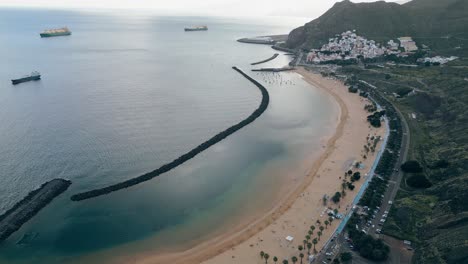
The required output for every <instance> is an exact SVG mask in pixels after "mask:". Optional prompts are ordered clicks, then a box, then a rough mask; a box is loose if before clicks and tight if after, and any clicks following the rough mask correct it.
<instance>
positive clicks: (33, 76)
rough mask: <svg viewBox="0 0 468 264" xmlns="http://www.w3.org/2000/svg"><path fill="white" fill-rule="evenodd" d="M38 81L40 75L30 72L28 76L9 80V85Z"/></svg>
mask: <svg viewBox="0 0 468 264" xmlns="http://www.w3.org/2000/svg"><path fill="white" fill-rule="evenodd" d="M40 79H41V74H40V73H39V72H37V71H33V72H31V74H30V75H27V76H24V77H21V78H18V79H13V80H11V83H12V84H19V83H24V82H30V81H38V80H40Z"/></svg>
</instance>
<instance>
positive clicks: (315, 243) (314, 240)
mask: <svg viewBox="0 0 468 264" xmlns="http://www.w3.org/2000/svg"><path fill="white" fill-rule="evenodd" d="M312 243H314V252H317V250H316V249H315V245H317V243H318V240H317V238H314V239H313V240H312Z"/></svg>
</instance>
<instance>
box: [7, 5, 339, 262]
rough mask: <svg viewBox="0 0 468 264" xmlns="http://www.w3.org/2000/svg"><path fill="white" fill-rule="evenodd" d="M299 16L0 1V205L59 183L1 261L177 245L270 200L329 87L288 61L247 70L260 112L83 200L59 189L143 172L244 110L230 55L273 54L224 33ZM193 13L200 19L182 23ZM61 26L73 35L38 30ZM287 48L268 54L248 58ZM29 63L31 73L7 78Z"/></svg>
mask: <svg viewBox="0 0 468 264" xmlns="http://www.w3.org/2000/svg"><path fill="white" fill-rule="evenodd" d="M302 23H303V21H298V20H287V19H284V18H262V19H230V18H202V17H165V16H158V15H156V14H149V13H145V14H141V13H132V12H130V11H128V12H127V11H118V12H88V11H82V12H70V11H50V10H27V9H24V10H15V9H3V10H0V38H1V40H0V58H2V62H1V63H0V122H1V124H2V125H1V126H0V171H1V173H2V175H1V177H0V211H1V212H3V211H4V210H6V209H7V208H9V207H10V206H11V205H13V204H14V203H15V202H17V201H18V200H19V199H21V198H22V197H23V196H24V195H26V194H27V193H28V192H29V191H31V190H32V189H34V188H36V187H37V186H39V185H40V184H41V183H43V182H45V181H47V180H50V179H53V178H58V177H61V178H66V179H70V180H72V182H73V184H72V186H71V187H70V189H69V190H67V192H65V193H64V194H63V195H61V196H60V197H58V198H57V199H56V200H54V201H53V202H52V203H51V204H49V205H48V206H47V207H46V208H45V209H43V210H42V211H41V212H40V213H39V214H38V215H37V216H35V217H34V218H33V219H32V220H31V221H29V222H28V223H27V224H25V225H24V226H23V227H22V228H21V229H20V230H19V231H18V232H16V233H15V234H14V235H12V236H11V237H10V238H9V239H8V240H7V241H5V242H4V243H2V244H0V262H7V263H65V262H67V261H68V259H69V258H76V257H80V256H88V255H90V254H94V253H99V252H103V251H105V250H107V249H112V248H115V247H121V246H123V245H135V246H131V247H130V248H131V249H132V250H131V251H125V252H121V253H120V254H124V255H127V256H128V255H132V254H137V253H138V252H143V251H147V250H156V251H157V250H165V249H170V248H175V247H181V246H183V245H186V247H189V246H190V245H191V241H198V240H200V239H201V240H203V238H207V237H209V236H210V235H211V234H214V233H216V232H219V231H220V229H221V228H222V227H224V226H226V223H231V222H233V223H234V222H236V221H241V220H242V219H245V217H246V216H247V215H249V214H251V213H252V212H255V213H259V214H260V213H262V212H265V211H267V210H268V209H270V208H271V207H272V206H273V204H274V202H275V201H276V199H277V196H278V194H280V193H281V191H283V190H284V189H285V188H284V187H285V185H289V184H290V183H289V181H290V180H291V179H292V178H294V177H296V178H297V179H300V178H301V176H302V175H303V171H301V170H302V168H301V166H300V165H301V164H302V162H303V159H304V157H305V156H307V155H310V154H312V153H314V152H315V151H317V150H318V149H320V147H321V145H320V139H321V138H322V137H323V136H326V135H327V133H328V132H329V131H330V128H332V126H333V123H334V119H335V118H336V115H337V113H336V109H335V107H334V105H333V103H332V102H331V99H330V98H329V97H328V96H326V95H325V94H324V93H323V92H322V91H320V90H317V89H314V88H311V87H310V86H308V85H307V84H306V83H305V82H304V81H302V80H301V79H300V77H299V76H298V75H296V74H294V73H281V74H274V75H273V74H261V73H249V74H251V76H252V77H254V78H256V79H257V80H259V81H261V82H263V83H264V85H265V86H266V87H267V89H268V90H269V93H270V96H271V102H270V105H269V108H268V109H267V111H266V112H265V113H264V114H263V115H262V116H261V117H260V118H259V119H258V120H256V121H255V122H254V123H253V124H251V125H249V126H247V127H245V128H243V129H242V130H240V131H239V132H238V133H236V134H234V135H232V136H231V137H229V138H227V139H226V140H224V141H222V142H221V143H219V144H217V145H215V146H213V147H212V148H210V149H208V150H207V151H205V152H203V153H201V154H200V155H198V156H197V157H196V158H194V159H192V160H190V161H188V162H187V163H185V164H183V165H182V166H180V167H178V168H177V169H175V170H173V171H171V172H169V173H166V174H164V175H161V176H159V177H158V178H156V179H153V180H152V181H149V182H147V183H144V184H140V185H138V186H135V187H132V188H129V189H126V190H123V191H119V192H116V193H113V194H110V195H107V196H103V197H99V198H95V199H91V200H88V201H83V202H71V201H70V199H69V197H70V196H71V195H72V194H74V193H76V192H81V191H86V190H89V189H94V188H99V187H103V186H107V185H109V184H113V183H117V182H119V181H122V180H124V179H129V178H132V177H135V176H138V175H141V174H143V173H145V172H148V171H151V170H153V169H155V168H157V167H159V166H160V165H162V164H164V163H167V162H168V161H171V160H173V159H174V158H176V157H178V156H179V155H180V154H183V153H185V152H187V151H188V150H190V149H191V148H193V147H194V146H197V145H198V144H200V143H201V142H203V141H205V140H207V139H209V138H210V137H212V136H213V135H214V134H216V133H218V132H219V131H222V130H224V129H225V128H227V127H229V126H231V125H232V124H234V123H237V122H239V121H240V120H242V119H244V118H245V117H246V116H248V115H249V114H250V113H251V112H252V111H253V110H254V109H255V108H256V107H257V106H258V104H259V102H260V99H261V98H260V93H259V91H258V89H257V88H256V87H254V86H253V85H252V84H251V83H249V82H248V81H247V80H246V79H245V78H243V77H242V76H241V75H239V74H238V73H236V72H235V71H233V70H232V69H231V66H234V65H236V66H239V67H240V68H243V69H244V70H249V69H250V68H251V66H250V65H249V64H250V63H251V62H255V61H259V60H262V59H265V58H268V57H270V56H271V55H272V54H273V53H274V51H273V50H271V49H270V48H269V47H268V46H259V45H247V44H241V43H238V42H236V41H235V40H236V39H238V38H241V37H245V36H257V35H267V34H281V33H285V32H289V30H290V29H291V28H293V27H295V26H297V25H300V24H302ZM198 24H206V25H208V26H209V31H207V32H190V33H186V32H184V31H183V28H184V27H186V26H192V25H198ZM65 25H66V26H68V27H69V28H70V29H71V30H72V31H73V35H72V36H70V37H60V38H47V39H41V38H39V35H38V33H39V32H40V31H42V30H43V29H46V28H54V27H61V26H65ZM289 60H290V58H289V57H288V56H286V55H284V54H281V56H279V58H278V59H276V60H274V61H271V62H269V63H267V64H264V65H261V66H264V67H270V66H275V67H276V66H283V65H285V64H286V63H287V62H288V61H289ZM33 70H38V71H40V72H41V73H42V75H43V79H42V80H41V81H40V82H30V83H24V84H21V85H18V86H12V85H11V84H10V82H9V80H10V79H12V78H16V77H19V76H21V75H23V74H27V73H29V72H31V71H33ZM289 171H295V174H294V175H293V176H291V175H288V173H286V172H289ZM141 241H151V245H148V243H146V244H145V243H141ZM103 262H104V263H105V262H106V261H105V260H101V261H99V263H103Z"/></svg>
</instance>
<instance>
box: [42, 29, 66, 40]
mask: <svg viewBox="0 0 468 264" xmlns="http://www.w3.org/2000/svg"><path fill="white" fill-rule="evenodd" d="M40 35H41V38H49V37H59V36H69V35H71V31H70V30H69V29H68V28H67V27H64V28H56V29H48V30H44V31H43V32H42V33H40Z"/></svg>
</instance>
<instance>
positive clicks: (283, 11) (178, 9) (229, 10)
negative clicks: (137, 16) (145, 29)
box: [0, 0, 401, 18]
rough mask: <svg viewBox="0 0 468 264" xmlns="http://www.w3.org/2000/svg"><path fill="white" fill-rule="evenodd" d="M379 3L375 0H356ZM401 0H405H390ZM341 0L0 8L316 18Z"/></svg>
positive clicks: (8, 0) (18, 2) (118, 0)
mask: <svg viewBox="0 0 468 264" xmlns="http://www.w3.org/2000/svg"><path fill="white" fill-rule="evenodd" d="M352 1H353V2H375V0H352ZM386 1H387V2H401V0H386ZM336 2H340V0H291V1H288V2H286V3H285V2H279V3H274V4H272V3H271V1H270V0H205V1H203V2H196V1H193V0H172V1H169V2H168V1H160V0H80V1H75V0H0V7H20V8H25V7H26V8H27V7H32V8H53V9H57V8H58V9H98V10H103V9H139V10H143V9H144V10H147V11H154V12H157V13H165V14H170V15H175V14H181V15H202V16H203V15H217V16H291V17H308V18H315V17H318V16H320V15H321V14H323V13H324V12H325V11H326V10H328V9H329V8H330V7H331V6H333V4H334V3H336Z"/></svg>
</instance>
